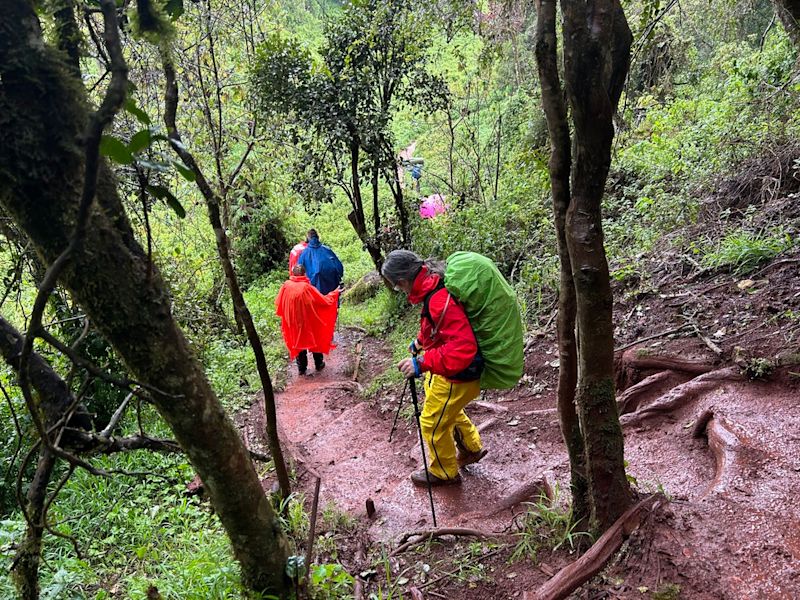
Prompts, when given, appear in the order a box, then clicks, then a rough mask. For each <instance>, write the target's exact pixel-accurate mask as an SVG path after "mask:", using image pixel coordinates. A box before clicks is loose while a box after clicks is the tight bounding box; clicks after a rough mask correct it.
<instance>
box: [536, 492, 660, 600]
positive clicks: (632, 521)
mask: <svg viewBox="0 0 800 600" xmlns="http://www.w3.org/2000/svg"><path fill="white" fill-rule="evenodd" d="M663 499H664V497H663V496H662V495H661V494H653V495H652V496H649V497H648V498H645V499H644V500H642V501H641V502H639V503H638V504H636V505H635V506H633V507H631V508H629V509H628V510H627V512H625V514H624V515H622V516H621V517H620V518H619V519H617V521H616V522H615V523H614V524H613V525H612V526H611V527H610V528H609V529H608V530H607V531H606V532H605V533H604V534H603V535H602V536H600V539H599V540H597V541H596V542H595V543H594V544H593V545H592V547H591V548H589V550H588V551H587V552H586V553H585V554H584V555H583V556H581V557H580V558H579V559H578V560H576V561H575V562H574V563H572V564H570V565H568V566H566V567H564V568H563V569H561V570H560V571H559V572H558V573H556V575H555V577H553V578H551V579H550V580H549V581H547V582H546V583H545V584H544V585H543V586H542V587H540V588H539V589H538V590H537V591H535V592H525V593H524V594H523V600H559V599H560V598H566V597H567V596H569V595H570V594H571V593H572V592H573V591H575V590H576V589H577V588H578V587H580V586H581V585H583V584H584V583H586V582H587V581H589V580H590V579H591V578H592V577H594V576H595V575H596V574H597V573H599V572H600V571H601V570H602V569H603V567H605V565H606V563H607V562H608V561H609V559H610V558H611V557H612V556H613V555H614V553H615V552H616V551H617V550H618V549H619V547H620V546H621V545H622V542H623V541H624V540H625V539H626V538H627V537H628V536H630V534H631V533H632V532H633V531H635V530H636V529H638V527H639V525H640V523H641V521H642V513H643V512H645V511H648V510H649V508H650V507H651V506H652V505H653V504H654V503H656V502H657V501H660V500H663Z"/></svg>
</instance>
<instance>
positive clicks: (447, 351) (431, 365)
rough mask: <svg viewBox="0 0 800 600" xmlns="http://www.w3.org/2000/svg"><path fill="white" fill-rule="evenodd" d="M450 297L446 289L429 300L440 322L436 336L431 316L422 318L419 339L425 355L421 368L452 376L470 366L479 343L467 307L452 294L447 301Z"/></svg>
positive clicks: (433, 316) (431, 310)
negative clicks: (466, 311) (433, 332)
mask: <svg viewBox="0 0 800 600" xmlns="http://www.w3.org/2000/svg"><path fill="white" fill-rule="evenodd" d="M448 296H449V293H448V292H446V291H442V292H439V293H436V294H434V295H433V296H431V299H430V302H429V303H428V310H430V313H431V319H432V320H433V323H434V324H437V323H441V324H440V325H439V331H438V333H437V334H436V335H435V336H433V335H432V330H433V327H432V326H431V324H430V322H429V321H428V318H427V317H422V324H421V327H420V332H419V340H420V342H422V346H423V348H425V357H424V359H423V361H422V363H421V364H420V370H422V371H430V372H432V373H435V374H436V375H444V376H445V377H452V376H453V375H456V374H458V373H460V372H461V371H463V370H464V369H466V368H467V367H468V366H469V365H470V363H471V362H472V360H473V359H474V358H475V354H476V353H477V352H478V344H477V342H476V341H475V334H474V333H473V332H472V327H471V326H470V324H469V320H468V319H467V314H466V313H465V312H464V308H463V307H462V306H461V304H459V303H458V302H457V301H456V300H455V298H453V297H452V296H451V297H450V301H449V302H447V298H448ZM445 305H446V306H447V308H445ZM443 312H444V316H442V313H443Z"/></svg>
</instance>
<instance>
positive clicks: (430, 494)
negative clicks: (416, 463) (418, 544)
mask: <svg viewBox="0 0 800 600" xmlns="http://www.w3.org/2000/svg"><path fill="white" fill-rule="evenodd" d="M407 381H409V382H410V383H409V387H410V389H411V403H412V404H413V405H414V416H415V417H416V419H417V431H419V447H420V449H421V450H422V465H423V467H424V468H425V480H426V481H427V482H428V498H430V501H431V516H432V517H433V526H434V527H436V509H435V508H434V507H433V491H431V474H430V473H429V472H428V457H427V456H425V440H424V439H422V426H421V425H420V424H419V415H420V412H419V402H418V400H417V382H416V380H415V379H414V378H413V377H411V378H409V379H408V380H407Z"/></svg>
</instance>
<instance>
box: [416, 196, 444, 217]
mask: <svg viewBox="0 0 800 600" xmlns="http://www.w3.org/2000/svg"><path fill="white" fill-rule="evenodd" d="M446 211H447V205H446V204H445V198H444V196H442V195H441V194H431V195H430V196H427V197H425V198H423V199H422V202H421V203H420V205H419V216H420V217H422V218H423V219H432V218H434V217H435V216H437V215H441V214H442V213H444V212H446Z"/></svg>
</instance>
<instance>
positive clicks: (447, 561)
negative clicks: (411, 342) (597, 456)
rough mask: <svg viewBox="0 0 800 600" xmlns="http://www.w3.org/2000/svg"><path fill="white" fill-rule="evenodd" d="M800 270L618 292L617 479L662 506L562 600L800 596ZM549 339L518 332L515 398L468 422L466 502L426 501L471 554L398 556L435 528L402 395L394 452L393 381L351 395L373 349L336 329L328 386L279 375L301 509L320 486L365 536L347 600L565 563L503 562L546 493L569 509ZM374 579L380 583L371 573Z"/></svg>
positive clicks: (374, 367) (482, 587) (484, 589)
mask: <svg viewBox="0 0 800 600" xmlns="http://www.w3.org/2000/svg"><path fill="white" fill-rule="evenodd" d="M799 264H800V256H798V255H795V256H793V257H790V258H789V259H783V260H781V261H776V262H775V263H773V265H771V266H769V267H767V268H766V269H764V270H763V271H762V272H759V273H757V274H756V275H757V276H756V277H752V278H751V279H748V280H744V283H743V280H740V279H738V278H736V277H733V276H731V275H729V274H721V275H716V276H709V277H706V278H702V279H698V280H697V281H696V282H694V283H693V284H692V285H691V286H689V287H687V286H686V285H679V284H678V279H677V278H673V277H672V276H671V275H672V274H669V273H668V274H666V275H665V279H664V281H663V282H661V283H659V284H658V285H656V286H655V288H654V291H652V292H649V293H646V294H630V293H626V290H625V288H624V285H622V284H621V285H620V286H619V288H618V289H617V290H616V291H615V293H616V295H617V297H618V300H617V302H616V305H615V319H616V322H617V323H618V324H619V325H618V330H617V347H618V348H619V352H618V353H617V359H618V360H617V376H618V400H619V406H620V412H621V414H622V417H621V421H622V424H623V430H624V433H625V456H626V460H627V462H628V473H629V477H630V478H631V481H632V484H633V486H634V488H635V490H636V491H637V493H638V494H639V496H640V497H645V496H647V495H648V494H651V493H661V494H663V495H664V496H665V498H666V499H665V500H659V501H658V502H657V503H656V504H655V507H654V508H653V509H652V510H651V511H649V512H647V514H646V515H645V517H644V518H643V519H642V521H641V525H640V527H639V528H638V529H636V530H635V531H633V533H632V534H631V535H630V537H628V538H627V540H626V541H625V543H624V544H623V547H622V550H621V551H620V552H619V553H617V555H616V556H615V558H613V559H612V560H611V561H610V563H609V564H608V565H607V567H606V568H605V569H604V570H603V571H602V572H601V574H600V575H598V576H596V577H594V578H593V579H592V580H591V581H589V582H588V583H586V584H584V585H583V586H582V587H580V588H578V589H577V590H576V591H575V592H574V594H573V596H572V597H575V598H650V597H652V598H662V599H663V598H796V597H800V533H799V532H800V508H799V507H798V503H797V501H796V498H797V497H798V495H800V458H798V457H800V414H798V404H800V365H798V359H800V356H799V355H798V353H800V344H798V339H800V320H799V317H798V315H800V267H799V266H798V265H799ZM552 329H553V326H552V320H551V321H550V322H549V323H546V324H545V326H544V327H543V328H542V329H541V330H539V331H533V332H531V333H530V334H529V337H528V339H527V343H526V371H525V376H524V377H523V379H522V381H521V383H520V384H519V385H518V386H517V387H516V388H515V389H513V390H509V391H508V392H506V393H499V392H490V393H489V394H487V395H486V397H485V398H482V399H481V400H479V401H475V402H473V403H472V404H470V405H469V407H468V408H467V412H468V413H469V414H470V416H471V418H472V419H473V421H475V423H476V425H478V427H479V429H480V431H481V436H482V438H483V441H484V444H485V446H486V447H487V448H488V449H489V453H488V455H487V456H486V457H485V458H484V459H483V460H482V461H481V462H480V463H478V464H475V465H471V466H469V467H467V468H466V469H464V470H463V471H462V474H463V476H464V477H463V483H462V484H461V485H460V486H453V487H449V488H438V489H434V501H435V508H436V516H437V521H438V523H437V524H438V527H439V528H440V529H441V528H461V529H471V530H475V531H476V532H482V533H484V534H486V535H487V536H488V538H489V539H490V540H491V541H492V544H484V545H483V546H482V547H481V548H480V549H476V547H475V546H474V545H472V546H470V545H469V544H470V542H472V541H474V539H475V538H473V537H470V536H469V535H463V536H462V535H455V536H445V537H443V538H440V539H439V540H438V541H439V542H441V543H436V544H432V545H425V546H416V547H414V548H409V549H406V547H405V546H402V544H403V543H404V542H406V541H407V540H409V539H411V540H412V541H413V540H415V539H416V538H413V537H409V534H411V533H412V532H415V531H420V530H430V529H432V527H433V523H432V521H431V514H430V507H429V501H428V496H427V491H426V490H425V489H424V488H416V487H414V486H412V484H411V481H410V480H409V474H410V473H411V472H412V471H413V470H415V469H417V468H419V466H421V454H420V448H419V438H418V433H417V430H416V425H415V423H414V421H413V418H412V417H411V412H410V401H409V399H408V398H406V399H405V403H406V407H405V408H404V409H403V411H402V412H401V417H400V419H399V426H398V429H397V431H396V432H395V434H394V437H393V439H392V441H391V442H389V433H390V430H391V428H392V421H393V419H394V415H395V410H396V408H397V403H398V401H399V397H400V393H401V390H402V381H401V379H400V377H399V375H398V377H397V380H396V383H394V384H392V385H390V386H383V387H380V388H378V389H377V391H376V392H375V393H373V394H371V395H370V396H369V397H368V398H365V397H364V395H363V393H362V392H363V389H364V386H366V385H367V384H368V383H369V382H370V381H371V379H372V378H373V377H375V376H376V375H377V374H379V373H381V372H383V371H385V370H386V369H387V368H390V367H391V360H390V356H389V349H388V348H386V347H385V346H384V344H383V342H382V340H379V339H372V338H365V337H364V336H362V335H360V334H359V333H358V332H356V331H342V332H341V340H340V341H341V343H340V346H339V348H337V349H336V350H334V351H333V352H332V353H331V355H330V356H329V357H328V360H327V367H326V368H325V369H324V370H323V371H322V372H320V373H315V374H314V375H313V376H311V377H299V376H297V374H296V372H294V369H290V378H289V383H288V385H287V388H286V390H285V391H283V392H282V393H280V394H279V395H278V397H277V403H278V419H279V423H280V429H281V436H282V439H283V441H284V443H285V446H286V450H287V454H288V455H289V456H290V457H291V460H292V462H293V464H294V467H295V472H296V476H297V486H298V487H299V488H300V489H301V490H303V491H305V493H306V498H307V500H308V501H309V504H310V498H311V496H312V495H313V489H314V483H315V481H316V477H319V478H320V479H321V492H320V505H321V506H322V505H324V504H325V503H328V502H334V503H335V504H336V505H337V506H338V507H339V508H340V509H341V510H344V511H347V512H348V513H349V514H350V515H352V516H354V517H355V519H356V521H357V525H358V530H357V533H354V534H352V536H351V539H350V540H349V543H348V541H344V546H343V548H344V549H343V550H342V551H340V553H339V555H338V560H339V562H341V563H342V564H343V565H344V566H345V567H346V568H347V569H348V571H349V572H350V573H352V574H354V575H357V574H359V573H361V574H362V575H363V577H359V581H358V584H357V589H356V597H357V598H359V597H361V598H367V597H368V595H369V593H370V592H377V590H378V587H379V586H380V589H381V591H382V592H381V593H384V594H385V592H386V590H387V589H389V590H393V593H395V595H394V596H391V597H407V598H419V597H425V598H428V597H430V598H435V597H439V598H475V599H483V598H494V599H498V598H526V597H527V598H534V597H535V596H534V594H535V591H536V590H537V589H538V588H539V587H540V586H541V585H542V584H544V583H545V582H546V581H547V580H548V579H550V578H551V577H552V576H553V574H554V573H556V572H557V571H558V570H559V569H561V568H562V567H564V566H566V565H568V564H570V563H571V562H573V561H574V560H575V559H576V557H577V553H575V552H573V551H570V549H569V547H568V546H567V545H564V546H563V547H562V548H561V549H559V550H558V551H557V552H550V551H549V550H547V551H543V552H541V553H540V554H539V555H538V556H537V560H536V561H532V560H528V559H523V560H519V561H513V562H512V561H509V558H510V556H511V554H512V552H513V550H514V547H515V544H516V542H517V540H518V538H517V537H515V536H514V534H515V533H516V532H517V531H518V530H519V526H520V524H521V522H522V515H524V513H525V512H526V510H527V509H528V506H529V505H528V504H527V502H531V501H535V500H536V499H537V498H538V497H539V494H541V493H542V490H543V489H549V491H550V493H553V491H554V490H555V493H556V494H559V490H560V499H559V500H558V501H559V502H560V503H562V504H566V503H567V501H568V490H569V483H568V482H569V468H568V462H567V456H566V451H565V448H564V445H563V442H562V439H561V434H560V429H559V425H558V419H557V414H556V411H555V408H554V407H555V403H556V399H555V386H556V380H557V372H558V361H557V359H556V356H557V353H556V342H555V339H554V332H553V331H552ZM354 370H355V371H357V372H356V373H355V375H357V377H355V378H354ZM261 431H263V414H262V408H261V405H260V403H256V404H254V406H253V408H252V410H251V412H250V413H249V415H248V418H247V425H246V434H247V438H248V439H249V440H250V443H251V444H252V445H259V446H260V447H261V448H263V442H262V441H261V440H263V436H262V435H261V434H259V433H258V432H261ZM545 482H546V484H547V486H546V487H544V483H545ZM265 485H271V482H270V481H266V482H265ZM368 499H369V500H371V501H372V503H373V504H374V506H375V513H374V514H373V515H371V516H368V515H367V510H366V504H367V500H368ZM462 533H464V532H462ZM466 533H469V532H466ZM387 557H388V558H387ZM381 561H383V562H382V563H381ZM376 564H383V565H384V567H381V569H383V570H384V571H385V570H386V569H387V568H388V570H389V571H388V573H380V574H377V575H376V572H375V570H374V567H375V565H376ZM386 565H388V566H386ZM431 565H433V566H434V568H433V570H431ZM379 570H380V569H379ZM377 597H390V596H388V595H384V596H377Z"/></svg>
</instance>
